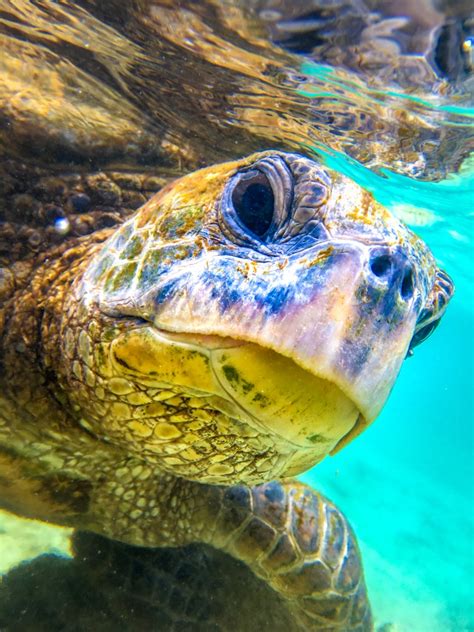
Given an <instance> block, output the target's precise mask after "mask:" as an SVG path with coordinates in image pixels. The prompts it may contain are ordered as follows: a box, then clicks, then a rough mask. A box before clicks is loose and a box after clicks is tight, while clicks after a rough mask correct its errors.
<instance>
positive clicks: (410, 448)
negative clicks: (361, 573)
mask: <svg viewBox="0 0 474 632" xmlns="http://www.w3.org/2000/svg"><path fill="white" fill-rule="evenodd" d="M470 114H471V115H472V114H474V111H471V112H470ZM314 149H315V150H316V151H317V153H318V154H319V155H321V156H322V158H323V160H324V162H325V163H326V164H327V165H328V166H330V167H332V168H335V169H337V170H339V171H341V172H343V173H345V174H346V175H349V176H351V177H352V178H354V179H355V180H356V181H358V182H359V183H360V184H361V185H362V186H364V187H366V188H367V189H369V190H370V191H372V193H373V194H374V195H375V197H376V198H377V199H379V201H380V202H381V203H383V204H385V205H386V206H387V207H388V208H390V209H391V210H392V211H393V212H394V213H395V214H397V215H398V216H399V217H400V218H401V219H403V220H404V221H405V222H407V223H408V225H410V226H411V228H412V229H413V230H414V231H415V232H416V233H418V234H419V235H420V236H421V237H422V238H423V239H424V240H425V241H426V242H427V243H428V244H429V246H430V247H431V249H432V251H433V253H434V255H435V257H436V259H437V261H438V263H439V264H440V265H442V266H443V267H444V268H445V269H446V270H447V271H448V273H449V274H450V275H451V276H452V277H453V279H454V281H455V284H456V294H455V297H454V299H453V300H452V302H451V305H450V307H449V309H448V311H447V314H446V316H445V317H444V319H443V321H442V323H441V325H440V327H439V328H438V330H437V331H436V332H435V334H434V335H433V336H432V337H431V338H430V339H429V340H428V342H426V343H425V344H423V345H421V347H419V348H417V349H416V350H415V354H414V357H412V358H409V359H408V360H406V361H405V364H404V366H403V368H402V371H401V374H400V376H399V379H398V381H397V383H396V385H395V388H394V390H393V392H392V395H391V397H390V399H389V401H388V403H387V404H386V406H385V409H384V410H383V412H382V414H381V416H380V417H379V419H377V420H376V422H375V423H374V424H373V425H372V427H371V428H369V429H368V431H367V432H366V433H365V434H364V435H363V436H361V437H360V438H358V439H357V440H356V441H355V442H353V443H352V444H351V445H349V447H347V448H346V449H345V450H343V451H342V452H340V453H339V454H337V455H336V456H335V457H329V458H328V459H326V461H325V462H324V463H323V464H321V465H319V466H318V467H317V468H315V469H313V470H312V471H311V472H309V473H308V474H307V475H306V476H305V477H304V479H305V480H306V481H307V482H309V483H311V484H313V485H314V486H315V487H317V488H319V489H322V490H323V491H324V492H325V493H326V494H327V495H328V496H329V497H330V498H331V499H332V500H333V501H334V502H336V504H337V505H338V506H339V507H341V508H342V510H343V511H345V513H346V515H347V516H348V517H349V519H350V521H351V522H352V524H353V526H354V528H355V530H356V533H357V534H358V537H359V540H360V544H361V548H362V553H363V558H364V560H365V568H366V574H367V581H368V584H369V591H370V592H371V595H372V600H373V604H374V611H375V615H376V621H377V623H379V624H383V623H387V622H391V623H394V624H396V625H397V626H398V627H397V628H396V629H397V630H403V631H406V632H428V631H429V632H438V631H439V632H447V631H452V632H461V631H464V630H466V631H467V630H474V607H473V599H474V587H473V577H474V563H473V560H474V548H473V535H474V531H473V525H474V491H473V490H474V469H473V462H474V459H473V456H474V450H473V446H474V441H473V421H474V415H473V410H474V401H473V391H474V389H473V386H474V364H473V351H474V325H473V323H474V294H473V283H472V281H473V270H474V250H473V239H474V232H473V227H472V221H473V210H474V204H473V202H474V167H473V164H472V162H471V163H470V164H469V163H466V164H465V165H464V167H463V168H462V169H461V171H460V173H458V174H456V175H452V176H450V177H448V178H447V179H445V180H444V181H440V182H423V181H417V180H414V179H412V178H409V177H407V176H403V175H400V174H396V173H393V172H390V171H388V170H387V169H382V170H381V171H380V173H375V172H374V171H371V170H370V169H368V168H366V167H364V166H362V165H361V164H359V163H358V162H356V161H354V160H352V159H350V158H348V157H347V156H345V155H343V154H340V153H338V152H334V151H330V150H328V149H327V148H324V147H315V148H314Z"/></svg>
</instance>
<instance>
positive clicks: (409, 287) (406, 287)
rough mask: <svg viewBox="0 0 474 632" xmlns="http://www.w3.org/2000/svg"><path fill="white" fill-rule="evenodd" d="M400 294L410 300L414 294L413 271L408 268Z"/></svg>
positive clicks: (404, 298)
mask: <svg viewBox="0 0 474 632" xmlns="http://www.w3.org/2000/svg"><path fill="white" fill-rule="evenodd" d="M400 294H401V297H402V298H403V300H404V301H408V299H410V298H411V297H412V296H413V271H412V270H407V271H406V272H405V274H404V275H403V280H402V285H401V287H400Z"/></svg>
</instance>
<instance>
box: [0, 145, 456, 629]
mask: <svg viewBox="0 0 474 632" xmlns="http://www.w3.org/2000/svg"><path fill="white" fill-rule="evenodd" d="M50 184H51V183H50ZM56 185H57V183H56ZM75 186H76V191H75V192H74V193H72V195H70V198H69V202H70V207H71V209H72V208H73V207H74V210H76V211H77V210H78V208H77V207H81V205H83V204H84V205H85V202H86V200H85V193H83V192H80V191H79V185H78V183H77V182H76V184H75ZM65 206H66V207H67V205H65ZM43 211H44V209H43ZM71 215H72V212H71ZM47 217H48V214H47V213H46V222H47V221H48V220H47ZM52 217H53V224H55V225H56V227H57V228H58V224H59V230H61V227H62V226H63V225H64V223H67V222H70V221H72V220H68V218H67V217H60V218H59V219H58V218H57V217H55V216H54V213H53V214H52ZM99 219H100V217H99V218H96V221H98V220H99ZM1 278H2V290H3V299H2V305H1V312H0V313H1V323H2V330H1V331H2V336H1V356H0V357H1V364H2V373H1V376H2V389H1V398H0V502H1V504H2V505H3V507H6V508H8V509H10V510H13V511H14V512H17V513H20V514H22V515H26V516H32V517H35V518H42V519H44V520H49V521H53V522H57V523H59V524H64V525H71V526H74V527H76V528H78V529H82V530H87V531H92V532H95V533H98V534H102V535H105V536H107V537H109V538H112V539H116V540H120V541H122V542H125V543H128V544H131V545H139V546H147V547H158V546H167V547H169V546H172V547H177V546H183V545H187V544H190V543H193V542H203V543H206V544H208V545H211V546H213V547H216V548H218V549H221V550H223V551H225V552H227V553H229V554H230V555H232V556H234V557H236V558H237V559H239V560H241V561H243V562H245V563H246V564H247V565H248V566H249V567H250V568H251V569H252V571H253V572H254V573H255V574H256V575H257V576H258V577H260V578H262V579H263V580H264V581H265V582H267V583H268V584H269V585H270V586H271V587H272V588H273V589H274V590H275V591H276V592H277V593H278V594H279V596H280V597H281V598H282V599H283V600H286V601H287V602H288V607H289V609H290V611H291V613H292V616H293V617H294V620H295V621H296V622H298V625H301V626H302V628H303V629H328V630H329V629H331V630H368V629H370V625H371V624H370V611H369V608H368V602H367V599H366V592H365V586H364V581H363V577H362V571H361V566H360V561H359V553H358V550H357V545H356V542H355V539H354V536H353V534H352V532H351V529H350V527H349V526H348V524H347V522H346V520H345V519H344V517H343V516H342V515H341V514H340V513H339V512H338V510H337V509H336V508H335V507H334V506H333V505H332V504H331V503H330V502H329V501H328V500H326V499H325V498H323V497H322V496H320V495H319V494H318V493H317V492H315V491H314V490H312V489H311V488H309V487H307V486H305V485H303V484H301V483H298V482H296V481H295V480H294V479H293V478H292V477H294V476H295V475H297V474H299V473H300V472H303V471H305V470H307V469H308V468H309V467H311V466H312V465H314V464H315V463H317V462H318V461H320V460H321V459H322V458H323V457H324V456H326V455H327V454H328V453H330V452H334V451H335V450H338V449H340V448H341V447H342V446H343V445H345V444H346V443H347V442H348V441H350V440H351V439H352V438H353V437H354V436H356V435H358V434H359V433H360V432H361V431H362V430H363V429H364V428H365V427H366V426H367V425H368V424H369V423H370V422H371V421H372V420H373V419H374V418H375V417H376V416H377V414H378V413H379V411H380V409H381V407H382V405H383V403H384V402H385V400H386V398H387V396H388V393H389V391H390V389H391V387H392V385H393V382H394V380H395V378H396V376H397V374H398V371H399V368H400V365H401V363H402V362H403V359H404V358H405V356H406V355H407V353H408V352H409V351H410V349H411V348H412V347H413V346H414V345H415V344H417V343H418V342H420V341H421V340H422V339H423V338H424V337H425V336H426V335H427V334H428V333H429V332H430V331H431V330H432V329H433V327H434V325H435V324H436V323H437V322H438V321H439V318H440V316H441V315H442V313H443V312H444V310H445V308H446V305H447V302H448V300H449V298H450V295H451V292H452V284H451V282H450V280H449V278H448V277H447V275H446V274H445V273H444V272H442V271H441V270H439V269H438V268H437V266H436V264H435V262H434V260H433V257H432V255H431V254H430V252H429V250H428V248H427V247H426V246H425V245H424V243H423V242H422V241H421V240H420V239H418V238H417V237H416V236H415V235H414V234H413V233H411V232H410V231H409V230H408V229H407V228H406V227H405V226H403V225H402V224H401V223H400V222H399V221H398V220H396V219H395V218H394V217H392V216H391V215H390V214H389V213H388V212H387V211H386V210H385V209H384V208H383V207H381V206H380V205H379V204H378V203H377V202H375V200H374V199H373V197H372V196H371V195H370V194H369V193H367V192H366V191H364V190H363V189H362V188H360V187H359V186H358V185H357V184H356V183H354V182H353V181H351V180H350V179H348V178H346V177H344V176H342V175H339V174H337V173H334V172H331V171H328V170H327V169H325V168H324V167H323V166H321V164H319V163H318V162H316V161H314V160H312V159H310V158H308V157H305V156H302V155H299V154H290V153H284V152H276V151H267V152H262V153H258V154H253V155H251V156H249V157H246V158H243V159H241V160H237V161H233V162H230V163H223V164H219V165H215V166H212V167H208V168H205V169H203V170H199V171H197V172H193V173H191V174H189V175H187V176H184V177H183V178H181V179H179V180H177V181H174V182H172V183H170V184H168V185H166V186H165V187H164V188H163V189H162V190H161V191H160V192H159V193H158V194H156V195H155V196H154V197H152V198H151V199H150V200H149V201H148V202H147V203H146V204H145V205H144V206H143V207H142V208H141V209H139V210H138V211H137V212H136V213H135V214H133V215H132V216H131V217H130V218H128V219H127V220H126V221H124V222H123V223H121V224H120V225H119V226H118V227H117V226H113V227H108V228H107V227H106V228H102V229H99V230H96V231H94V232H93V233H92V234H90V235H87V236H84V237H76V238H70V239H67V238H64V239H63V241H62V243H60V244H59V245H56V246H52V247H48V248H46V249H43V248H39V252H37V254H36V255H35V256H34V257H30V258H29V259H26V260H24V261H23V262H20V263H18V262H17V263H14V264H13V265H11V266H9V267H5V268H3V269H2V277H1ZM295 625H296V624H295ZM325 626H326V627H325Z"/></svg>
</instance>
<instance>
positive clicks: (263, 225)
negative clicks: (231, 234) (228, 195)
mask: <svg viewBox="0 0 474 632" xmlns="http://www.w3.org/2000/svg"><path fill="white" fill-rule="evenodd" d="M232 204H233V206H234V209H235V212H236V214H237V217H238V218H239V220H240V222H241V223H242V224H243V226H244V227H245V228H246V229H247V230H249V231H250V232H252V233H253V234H254V235H257V237H263V236H264V235H265V233H266V232H267V231H268V229H269V228H270V226H271V224H272V221H273V215H274V212H275V196H274V194H273V189H272V186H271V184H270V182H269V180H268V178H267V177H266V176H265V174H264V173H262V172H261V171H258V170H255V171H249V172H247V173H245V174H243V175H242V177H241V178H240V180H239V182H237V184H236V185H235V187H234V190H233V192H232Z"/></svg>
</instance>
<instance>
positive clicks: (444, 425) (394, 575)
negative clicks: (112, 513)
mask: <svg viewBox="0 0 474 632" xmlns="http://www.w3.org/2000/svg"><path fill="white" fill-rule="evenodd" d="M471 175H472V174H471ZM453 182H454V181H453ZM470 182H472V183H474V181H473V180H472V179H471V181H470ZM448 184H449V183H448ZM423 186H424V187H425V189H427V191H428V193H429V194H430V196H431V197H430V198H429V199H428V198H426V199H425V200H423V204H422V206H425V207H427V208H430V207H432V206H434V207H439V208H440V209H446V214H445V216H444V217H439V218H438V219H437V221H436V222H435V223H434V225H426V226H420V227H419V229H420V230H419V232H421V234H422V236H423V237H424V238H425V239H426V240H427V241H428V243H429V244H430V245H431V246H432V247H433V249H434V252H435V255H436V256H437V257H438V259H439V260H441V263H442V264H443V265H444V266H445V267H446V269H447V270H448V271H449V272H450V273H451V274H452V276H453V277H454V279H455V281H456V284H457V293H456V296H455V298H454V300H453V302H452V304H451V306H450V308H449V310H448V313H447V315H446V316H445V317H444V319H443V322H442V323H441V325H440V327H439V328H438V330H437V331H436V332H435V334H434V335H433V337H432V338H431V339H430V340H428V341H427V342H425V343H424V344H423V345H422V346H421V347H419V348H417V349H416V350H415V355H414V357H413V358H410V359H408V360H407V361H406V362H405V364H404V367H403V369H402V372H401V375H400V377H399V379H398V382H397V384H396V386H395V389H394V392H393V393H392V395H391V397H390V399H389V402H388V404H387V406H386V407H385V409H384V411H383V412H382V415H381V416H380V417H379V419H378V420H377V421H376V422H375V423H374V424H373V426H372V427H371V428H369V429H368V430H367V431H366V432H365V433H364V434H363V435H362V436H360V437H359V438H357V440H356V441H354V442H353V443H352V444H351V445H350V446H348V447H347V448H345V449H344V450H343V451H342V452H341V453H340V454H338V455H336V456H335V457H332V458H327V459H326V460H325V461H324V462H323V463H322V464H320V465H318V466H317V467H316V468H314V469H313V470H312V471H311V472H309V473H307V474H306V475H305V476H304V479H305V480H306V481H308V482H310V483H311V484H312V485H313V486H314V487H317V488H318V489H319V490H321V491H322V492H324V493H325V494H326V495H327V496H328V497H329V498H331V499H332V500H333V501H334V502H335V503H336V504H337V505H338V506H339V507H340V508H341V509H342V510H343V511H344V513H345V514H346V516H347V517H348V518H349V520H350V522H351V523H352V525H353V527H354V529H355V531H356V534H357V536H358V539H359V542H360V546H361V549H362V555H363V560H364V566H365V571H366V577H367V582H368V587H369V593H370V596H371V601H372V605H373V610H374V615H375V620H376V625H377V626H383V625H384V624H387V623H390V624H392V625H391V626H387V627H386V628H385V630H387V629H390V631H391V632H468V631H474V544H473V542H474V478H473V461H474V459H473V456H474V455H473V430H472V426H473V410H474V401H473V395H474V369H473V355H474V354H473V351H474V332H473V323H474V318H473V317H474V294H473V283H472V276H473V275H472V266H473V252H474V251H473V244H472V241H473V238H474V236H473V231H472V227H471V228H469V227H467V224H465V223H464V220H467V218H468V213H469V209H466V200H469V199H471V202H472V197H471V196H472V195H473V189H471V188H470V187H471V184H469V189H466V191H465V194H466V197H465V198H464V202H461V199H460V198H459V203H457V204H456V203H455V202H456V197H455V196H456V195H457V194H456V193H455V191H454V190H453V195H454V197H453V199H451V202H450V203H449V204H448V202H449V200H450V198H449V195H448V193H449V192H448V188H444V189H442V190H441V189H439V191H440V192H442V193H443V196H442V197H441V198H440V197H439V196H438V197H437V196H436V195H431V194H432V193H436V191H437V190H438V189H436V187H437V185H434V187H435V188H433V190H431V188H427V187H426V185H423ZM408 193H410V192H409V191H408ZM411 193H412V196H413V197H414V198H415V197H416V196H417V195H418V191H417V189H416V188H413V190H412V192H411ZM404 195H406V191H405V192H404ZM471 206H472V205H471ZM448 212H449V213H451V214H452V215H451V216H449V215H448V214H447V213H448ZM462 213H464V214H462ZM67 533H68V532H67V530H60V529H57V528H54V527H48V526H45V525H42V524H40V523H36V522H34V521H23V520H19V519H16V518H13V517H9V516H7V515H6V514H2V513H0V573H1V572H5V571H7V570H8V568H11V567H12V566H13V565H15V564H17V563H18V562H19V561H20V560H22V559H28V558H31V557H34V556H36V555H38V554H40V553H41V552H44V551H51V550H54V551H57V552H67Z"/></svg>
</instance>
